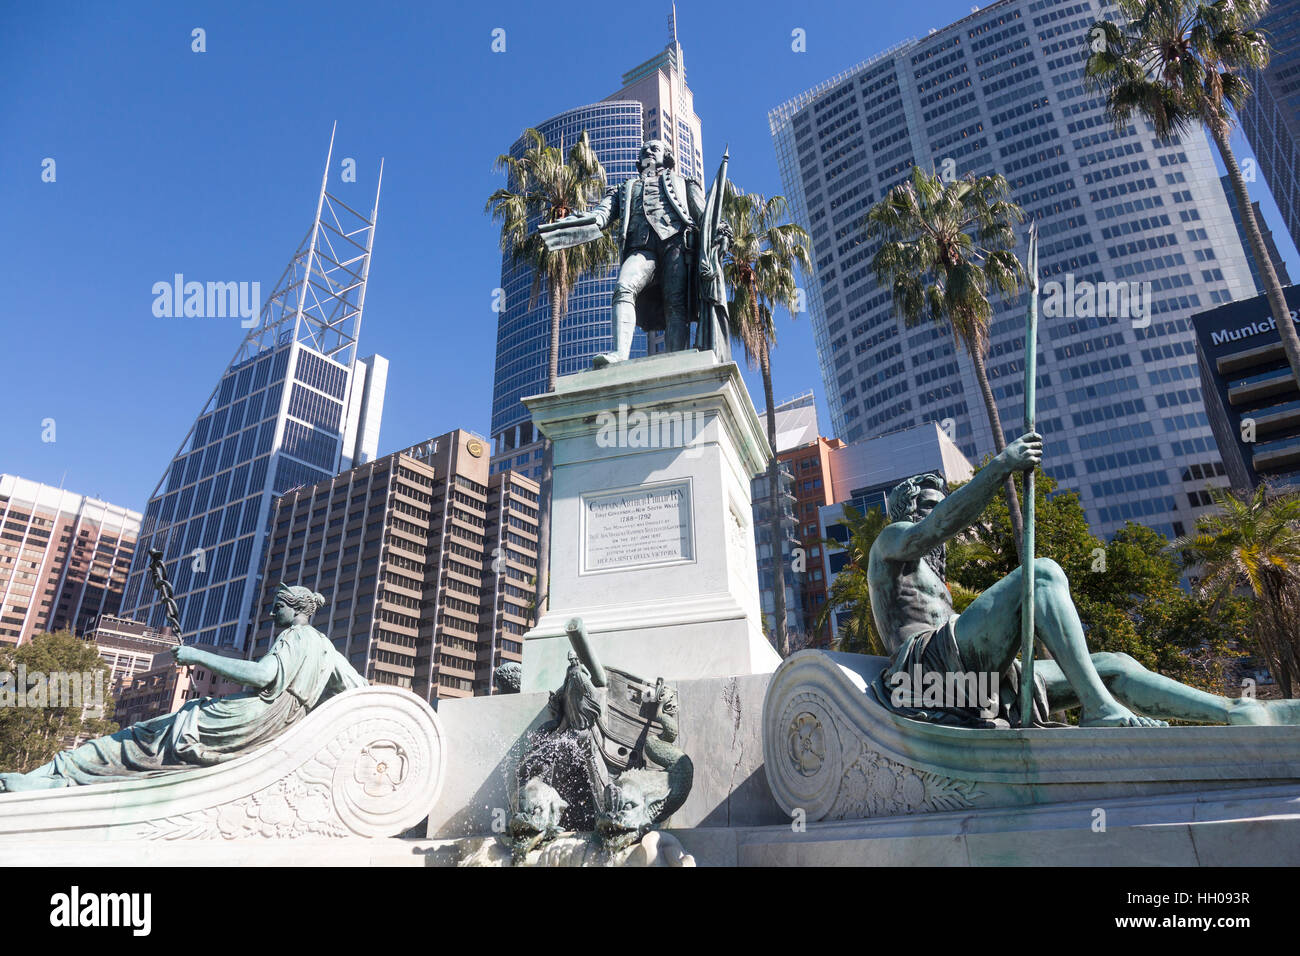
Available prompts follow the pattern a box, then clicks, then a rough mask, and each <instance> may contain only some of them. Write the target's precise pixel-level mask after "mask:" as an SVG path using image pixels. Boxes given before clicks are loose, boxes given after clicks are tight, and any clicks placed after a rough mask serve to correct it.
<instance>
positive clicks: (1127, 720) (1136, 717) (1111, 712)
mask: <svg viewBox="0 0 1300 956" xmlns="http://www.w3.org/2000/svg"><path fill="white" fill-rule="evenodd" d="M1079 726H1080V727H1168V726H1169V723H1168V721H1164V720H1156V718H1154V717H1143V716H1142V715H1141V714H1135V713H1133V711H1131V710H1129V709H1128V708H1127V707H1121V706H1120V705H1119V704H1115V705H1113V706H1111V707H1107V708H1105V709H1103V710H1102V711H1101V713H1099V714H1098V715H1097V716H1095V717H1090V716H1088V715H1087V714H1084V716H1083V718H1082V719H1081V720H1080V721H1079Z"/></svg>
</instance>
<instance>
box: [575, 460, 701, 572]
mask: <svg viewBox="0 0 1300 956" xmlns="http://www.w3.org/2000/svg"><path fill="white" fill-rule="evenodd" d="M694 560H695V524H694V521H693V520H692V514H691V483H690V482H689V481H673V482H665V483H664V484H659V485H651V486H649V487H642V488H631V489H628V490H625V491H609V492H599V493H595V494H588V495H583V496H582V572H581V573H583V574H588V573H591V572H595V571H622V570H627V569H629V568H648V567H655V566H658V565H664V564H681V563H683V562H687V561H694Z"/></svg>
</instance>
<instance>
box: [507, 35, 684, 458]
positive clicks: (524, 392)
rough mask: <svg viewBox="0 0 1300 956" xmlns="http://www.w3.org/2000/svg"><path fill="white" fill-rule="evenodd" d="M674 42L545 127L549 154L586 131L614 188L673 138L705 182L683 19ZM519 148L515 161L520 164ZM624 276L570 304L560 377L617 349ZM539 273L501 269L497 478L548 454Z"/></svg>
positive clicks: (637, 345)
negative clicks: (617, 308)
mask: <svg viewBox="0 0 1300 956" xmlns="http://www.w3.org/2000/svg"><path fill="white" fill-rule="evenodd" d="M669 31H670V42H669V44H668V45H667V46H666V47H665V48H664V49H663V51H662V52H660V53H659V54H657V55H656V56H654V57H652V58H651V59H649V60H647V61H646V62H645V63H642V64H641V65H640V66H638V67H636V68H635V69H632V70H629V71H628V72H627V73H625V74H624V75H623V81H622V84H621V86H620V88H619V89H618V91H617V92H615V93H612V94H611V95H609V96H607V97H606V98H605V99H603V100H601V101H600V102H598V103H592V104H589V105H587V106H579V107H575V108H574V109H571V110H566V111H565V112H563V113H560V114H558V115H557V116H553V117H551V118H550V119H548V120H546V121H545V122H543V123H539V124H538V125H537V127H536V128H537V130H538V131H539V132H540V133H541V134H542V136H543V137H545V139H546V143H547V145H549V146H556V147H560V146H563V147H564V148H565V149H566V150H567V149H568V147H569V146H570V145H572V144H573V143H575V142H576V141H577V140H578V138H579V137H580V136H581V135H582V133H583V131H584V130H585V131H586V132H587V135H588V138H589V139H590V141H591V146H592V149H594V150H595V152H596V156H597V157H598V158H599V159H600V162H601V165H602V166H604V167H605V176H606V180H607V182H608V183H609V184H610V185H611V186H613V185H617V184H619V183H622V182H624V181H625V180H627V179H629V178H630V177H632V176H634V175H636V160H637V153H638V152H640V150H641V144H642V142H643V141H644V140H646V139H652V138H656V137H657V138H660V139H666V140H668V142H669V143H670V144H671V145H672V147H673V152H674V154H675V155H676V157H677V160H678V163H679V164H680V165H679V169H680V170H681V171H682V172H683V173H684V174H685V175H687V176H693V177H695V178H696V179H700V180H701V181H703V176H702V173H701V170H702V166H703V153H702V148H703V147H702V146H701V133H700V120H699V117H698V116H696V115H695V97H694V95H693V94H692V93H691V91H690V88H689V87H688V86H687V85H686V65H685V59H684V56H683V54H682V48H681V45H680V44H679V43H678V42H677V27H676V20H675V17H670V18H669ZM525 145H526V144H525V143H524V141H523V140H522V139H521V140H519V141H516V142H515V144H514V145H513V146H512V147H511V149H510V152H511V155H513V156H520V155H522V154H523V151H524V149H525ZM617 278H618V267H617V266H613V267H611V268H610V269H609V270H608V271H606V272H605V273H603V274H601V275H593V276H587V277H584V278H583V279H580V280H579V281H578V283H577V285H576V286H574V289H573V292H572V293H571V294H570V296H569V312H568V314H567V315H566V316H565V318H564V326H563V328H562V329H561V330H560V374H561V375H572V374H573V373H575V372H580V371H582V370H583V369H586V368H590V367H591V360H592V358H594V357H595V356H597V355H599V354H600V353H602V352H608V351H610V350H611V349H612V348H613V347H614V338H613V327H612V324H611V319H610V303H611V301H612V300H613V297H614V285H615V282H616V280H617ZM532 284H533V273H532V270H531V269H529V268H527V267H526V266H516V265H515V264H513V263H512V262H511V261H510V259H509V257H503V258H502V261H501V289H502V293H503V295H502V299H503V307H502V310H501V312H500V313H499V318H498V322H497V350H496V370H495V375H494V377H493V384H492V440H493V444H494V447H493V465H492V467H493V471H504V470H507V469H514V470H516V471H521V472H523V473H524V474H527V475H531V476H532V477H534V478H537V477H540V476H541V470H542V468H541V466H542V451H541V449H542V446H541V441H540V436H539V435H538V434H537V432H536V430H535V429H534V428H533V425H532V419H531V418H530V417H529V415H528V409H526V408H525V407H524V405H523V403H522V402H521V401H520V400H521V399H522V398H524V397H525V396H528V395H537V394H540V393H542V392H545V391H546V368H547V350H548V349H549V348H550V327H551V306H550V291H549V289H547V288H545V283H543V287H542V290H541V294H540V295H539V297H538V300H537V303H536V305H535V306H533V307H532V308H529V305H528V297H529V293H530V290H531V289H532ZM662 338H663V336H662V334H661V333H656V334H655V335H654V336H652V341H650V342H648V343H647V341H646V335H645V333H644V332H642V331H641V330H640V329H638V330H637V332H636V337H635V339H634V340H633V343H632V357H633V358H636V357H638V356H643V355H646V354H647V353H648V352H655V351H659V350H660V349H661V348H662Z"/></svg>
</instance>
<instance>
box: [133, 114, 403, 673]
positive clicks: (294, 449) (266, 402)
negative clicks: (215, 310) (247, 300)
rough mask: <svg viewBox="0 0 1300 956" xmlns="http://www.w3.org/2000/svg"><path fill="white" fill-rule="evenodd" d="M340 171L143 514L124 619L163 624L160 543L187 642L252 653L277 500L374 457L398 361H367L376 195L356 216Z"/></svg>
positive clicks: (378, 358)
mask: <svg viewBox="0 0 1300 956" xmlns="http://www.w3.org/2000/svg"><path fill="white" fill-rule="evenodd" d="M333 146H334V143H333V139H332V138H331V141H330V153H329V155H330V157H332V156H333ZM329 169H330V160H329V159H328V158H327V160H326V166H325V170H326V172H325V177H324V178H323V179H322V180H321V189H320V195H319V197H318V199H317V203H316V215H315V218H314V220H313V222H312V224H311V228H310V229H309V230H308V231H307V236H306V238H305V239H304V240H303V242H302V245H301V246H300V247H299V248H298V251H297V253H296V254H295V255H294V257H293V260H292V261H291V262H290V263H289V266H288V267H287V268H286V269H285V271H284V274H283V275H282V276H281V278H280V280H279V282H278V283H277V284H276V287H275V291H274V292H272V293H271V296H270V297H269V298H268V299H267V301H266V303H265V305H264V306H263V307H262V312H261V317H260V321H259V324H258V326H257V327H256V328H254V329H252V330H251V331H250V332H249V333H248V335H247V337H246V338H245V339H244V341H243V344H241V345H240V347H239V349H238V351H237V352H236V353H235V357H234V358H233V359H232V360H231V362H230V364H229V366H228V367H227V368H226V369H225V371H224V372H222V373H221V376H220V378H219V379H218V381H217V385H216V387H215V388H214V389H213V391H212V394H211V395H210V396H209V397H208V399H207V401H206V402H205V403H204V405H203V407H202V409H201V410H200V412H199V415H198V417H197V418H196V419H195V421H194V424H193V425H192V426H191V427H190V430H189V432H188V433H187V434H186V436H185V438H184V440H183V441H182V442H181V446H180V449H179V450H178V451H177V452H176V454H175V456H174V457H173V459H172V462H171V464H170V465H169V466H168V468H167V469H166V471H165V472H164V474H163V476H162V478H161V479H160V480H159V482H158V486H157V487H156V488H155V489H154V491H153V494H151V495H150V496H149V503H148V506H147V507H146V509H145V514H144V524H143V530H142V533H141V547H140V549H139V551H138V552H137V554H136V557H135V561H134V562H133V564H132V566H131V577H130V579H129V581H128V584H127V593H126V599H125V601H124V603H123V608H122V613H123V616H125V617H131V618H134V619H136V620H139V621H143V622H146V623H148V624H150V625H151V626H153V627H159V626H161V625H162V623H163V620H164V611H163V607H162V605H161V604H159V603H158V599H157V598H158V596H157V594H156V593H155V592H154V590H153V588H152V586H151V585H150V580H149V556H148V551H149V549H150V548H157V549H159V550H161V551H162V552H163V554H164V559H165V563H166V567H167V572H168V576H169V578H170V580H171V582H172V584H173V587H174V589H175V594H176V600H177V602H178V603H179V605H180V610H181V630H182V636H183V638H184V639H185V640H186V641H187V642H196V641H197V642H198V643H201V644H209V645H215V646H218V647H233V648H237V649H243V648H244V647H245V646H246V643H247V633H248V628H249V624H250V621H251V619H252V615H253V613H254V610H255V608H254V601H255V600H256V598H257V594H258V590H259V585H260V581H259V571H260V569H261V567H262V561H263V557H264V555H265V539H266V531H267V527H268V525H269V523H270V516H271V509H272V507H273V505H274V503H275V498H276V497H277V496H278V495H281V494H283V493H284V492H286V491H288V490H289V489H291V488H296V487H299V486H301V485H309V484H313V483H315V482H318V481H320V480H321V479H323V478H330V477H332V476H333V475H335V474H337V473H338V472H339V471H340V470H343V469H346V468H350V467H352V466H353V465H354V464H357V463H360V462H365V461H369V460H370V459H371V458H373V457H374V455H375V450H376V446H377V444H378V441H379V425H380V418H381V415H382V412H383V402H384V388H385V384H386V381H387V375H388V361H387V360H386V359H384V358H383V357H381V356H378V355H375V356H370V357H368V358H358V357H357V340H358V336H359V335H360V331H361V313H362V307H363V305H364V303H365V295H366V279H367V276H368V274H369V271H370V250H371V246H372V244H373V242H374V230H375V217H376V214H377V212H378V206H379V191H378V188H376V190H375V205H374V207H373V209H372V210H371V212H370V214H369V216H366V215H363V214H361V213H358V212H356V211H355V210H353V209H351V208H350V207H349V206H347V205H346V204H345V203H344V202H342V201H341V200H340V199H338V198H337V197H335V196H334V195H332V194H331V193H329V192H328V191H327V189H326V186H327V184H328V179H329ZM382 177H383V167H382V164H381V166H380V179H381V180H382Z"/></svg>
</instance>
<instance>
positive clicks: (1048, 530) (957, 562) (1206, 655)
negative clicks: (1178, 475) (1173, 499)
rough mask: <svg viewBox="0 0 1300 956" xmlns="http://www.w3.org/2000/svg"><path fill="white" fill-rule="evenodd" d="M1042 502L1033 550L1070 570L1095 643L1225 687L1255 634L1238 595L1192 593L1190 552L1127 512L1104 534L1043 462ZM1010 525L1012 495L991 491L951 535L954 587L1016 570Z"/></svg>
mask: <svg viewBox="0 0 1300 956" xmlns="http://www.w3.org/2000/svg"><path fill="white" fill-rule="evenodd" d="M1022 487H1023V486H1022ZM1035 509H1036V511H1035V514H1036V522H1035V538H1036V541H1035V551H1036V552H1037V556H1038V557H1040V558H1051V559H1052V560H1054V561H1056V562H1057V563H1058V564H1059V565H1061V568H1062V570H1063V571H1065V574H1066V577H1067V578H1068V579H1069V581H1070V593H1071V596H1072V597H1073V598H1074V602H1075V606H1076V607H1077V608H1078V610H1079V617H1080V619H1081V620H1082V622H1083V626H1084V630H1085V633H1086V635H1087V640H1088V647H1089V649H1090V650H1092V651H1094V652H1096V651H1117V652H1123V653H1126V654H1129V655H1131V656H1132V657H1133V658H1135V659H1136V660H1137V661H1139V662H1140V663H1141V664H1142V665H1143V666H1144V667H1147V668H1150V669H1151V670H1155V671H1158V672H1160V673H1162V674H1165V675H1166V676H1168V677H1172V678H1174V679H1176V680H1180V681H1184V682H1186V683H1191V684H1196V685H1198V686H1201V687H1204V688H1205V689H1207V690H1217V689H1219V688H1220V685H1221V682H1222V680H1223V662H1224V661H1225V660H1229V659H1231V658H1233V657H1236V656H1239V652H1238V651H1237V650H1236V648H1237V647H1238V646H1241V645H1243V644H1248V643H1249V634H1248V620H1249V616H1248V613H1247V611H1246V609H1245V608H1244V606H1243V605H1242V604H1241V603H1240V602H1237V601H1223V602H1217V603H1216V602H1214V601H1211V600H1208V599H1206V598H1204V597H1201V596H1198V595H1193V594H1189V593H1188V592H1187V591H1186V590H1185V589H1184V588H1183V586H1182V583H1181V579H1182V574H1183V571H1184V565H1183V562H1182V561H1181V560H1180V559H1179V557H1178V555H1177V554H1176V553H1173V552H1171V550H1170V543H1169V541H1168V539H1166V538H1165V537H1164V535H1162V534H1160V533H1159V532H1157V531H1154V530H1152V529H1150V528H1147V527H1144V526H1142V525H1137V524H1133V523H1132V522H1129V523H1128V524H1126V525H1125V526H1124V527H1123V528H1121V529H1120V530H1119V531H1117V532H1116V533H1115V534H1114V535H1113V536H1112V538H1111V540H1110V541H1109V542H1103V541H1102V540H1101V539H1099V538H1098V537H1097V536H1096V535H1094V534H1093V533H1092V531H1091V529H1090V528H1089V527H1088V521H1087V518H1086V516H1085V514H1084V511H1083V507H1082V505H1081V504H1080V503H1079V497H1078V495H1077V494H1076V493H1075V492H1073V491H1067V490H1060V489H1058V488H1057V484H1056V482H1055V481H1054V480H1053V479H1052V478H1050V477H1048V476H1047V475H1045V474H1044V473H1043V472H1042V471H1041V470H1040V471H1038V472H1037V476H1036V480H1035ZM1011 529H1012V526H1011V521H1010V518H1009V517H1008V515H1007V507H1006V501H1005V500H1004V499H1003V498H995V499H993V500H992V501H990V502H989V504H988V506H987V507H986V508H985V510H984V512H983V514H982V515H981V516H980V520H979V521H978V522H977V523H976V524H975V525H974V526H973V528H972V529H971V530H969V531H968V532H966V533H964V534H963V535H962V536H960V537H959V538H957V539H955V540H954V541H953V542H951V543H950V544H949V547H948V579H949V584H950V587H952V588H953V589H954V590H955V589H956V588H957V587H959V586H962V587H965V588H969V589H970V590H971V591H973V592H975V593H978V592H980V591H982V590H984V589H985V588H988V587H991V586H992V585H993V584H995V583H996V582H997V581H999V580H1001V579H1002V578H1003V577H1005V576H1006V575H1007V574H1009V573H1011V572H1012V571H1013V570H1015V568H1017V567H1018V566H1019V563H1020V562H1019V556H1018V555H1017V553H1016V548H1015V543H1014V538H1013V535H1012V530H1011Z"/></svg>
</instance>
